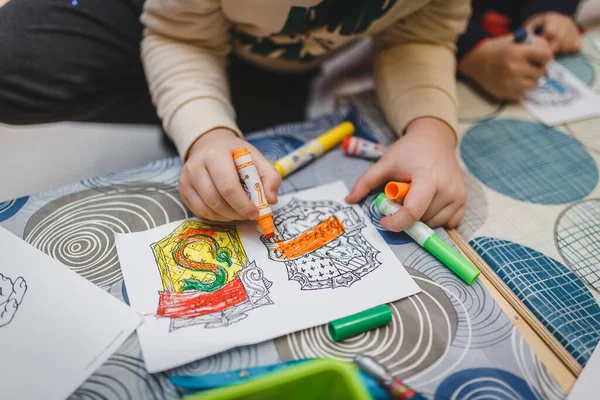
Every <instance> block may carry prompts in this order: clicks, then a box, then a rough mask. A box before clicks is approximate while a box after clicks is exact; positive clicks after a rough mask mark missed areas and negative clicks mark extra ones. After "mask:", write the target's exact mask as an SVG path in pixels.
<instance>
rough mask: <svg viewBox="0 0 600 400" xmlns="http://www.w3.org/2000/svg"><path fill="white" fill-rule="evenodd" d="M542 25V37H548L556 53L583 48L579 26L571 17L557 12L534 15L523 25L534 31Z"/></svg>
mask: <svg viewBox="0 0 600 400" xmlns="http://www.w3.org/2000/svg"><path fill="white" fill-rule="evenodd" d="M538 26H541V27H542V33H541V34H540V36H541V37H543V38H544V39H546V41H547V42H548V44H549V45H550V48H551V49H552V52H553V53H554V54H560V53H577V52H578V51H579V50H580V49H581V38H580V35H579V28H578V27H577V24H576V23H575V21H573V19H572V18H571V17H569V16H568V15H564V14H561V13H557V12H545V13H540V14H535V15H532V16H531V17H529V18H528V19H527V21H525V23H524V24H523V27H524V28H525V29H527V30H528V31H530V32H533V31H534V30H535V29H536V28H537V27H538Z"/></svg>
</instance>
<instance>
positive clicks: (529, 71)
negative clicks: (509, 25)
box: [458, 35, 552, 100]
mask: <svg viewBox="0 0 600 400" xmlns="http://www.w3.org/2000/svg"><path fill="white" fill-rule="evenodd" d="M550 60H552V50H551V49H550V47H549V45H548V43H547V42H546V40H545V39H542V38H538V37H533V45H530V44H527V43H515V42H514V37H513V36H512V35H506V36H502V37H498V38H493V39H488V40H486V41H484V42H483V43H481V44H479V45H478V46H477V47H475V48H474V49H473V50H471V52H470V53H468V54H467V55H466V56H464V57H463V59H462V60H461V61H460V63H459V64H458V70H459V72H460V73H462V74H463V75H465V76H467V77H468V78H470V79H472V80H474V81H475V82H476V83H477V84H479V86H481V87H482V88H483V89H484V90H485V91H487V92H488V93H489V94H491V95H492V96H494V97H496V98H498V99H503V100H519V99H520V98H521V97H522V96H523V95H524V94H525V92H527V91H529V90H533V89H535V88H537V86H538V80H539V79H540V78H541V77H543V76H544V75H545V74H546V64H548V62H549V61H550Z"/></svg>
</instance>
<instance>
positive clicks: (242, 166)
mask: <svg viewBox="0 0 600 400" xmlns="http://www.w3.org/2000/svg"><path fill="white" fill-rule="evenodd" d="M232 155H233V162H234V163H235V168H236V169H237V172H238V175H239V177H240V183H241V184H242V187H243V188H244V190H245V191H246V193H247V194H248V197H250V200H251V201H252V203H253V204H254V205H255V206H256V208H257V209H258V218H257V219H256V220H257V222H258V226H260V229H261V230H262V232H263V233H264V235H265V236H266V237H268V238H271V237H273V236H274V235H275V225H274V224H273V214H272V212H271V206H270V205H269V202H268V201H267V197H266V196H265V189H264V188H263V184H262V181H261V180H260V176H259V175H258V170H257V169H256V165H254V160H253V159H252V155H251V154H250V151H248V149H247V148H245V147H243V148H241V149H237V150H234V151H233V152H232Z"/></svg>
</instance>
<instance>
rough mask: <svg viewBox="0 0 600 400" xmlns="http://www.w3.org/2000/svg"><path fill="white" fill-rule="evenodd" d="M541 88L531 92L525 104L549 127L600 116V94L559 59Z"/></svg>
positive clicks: (553, 62)
mask: <svg viewBox="0 0 600 400" xmlns="http://www.w3.org/2000/svg"><path fill="white" fill-rule="evenodd" d="M547 71H548V72H547V75H546V77H544V78H542V79H541V80H540V82H539V86H538V88H537V89H535V90H532V91H530V92H528V93H527V94H526V95H525V98H524V99H523V106H524V107H525V109H527V111H529V112H530V113H531V114H532V115H533V116H534V117H535V118H536V119H538V120H539V121H540V122H542V123H543V124H545V125H548V126H554V125H560V124H563V123H566V122H573V121H577V120H581V119H587V118H591V117H596V116H599V115H600V97H599V96H598V95H597V94H596V93H594V92H593V91H592V89H590V88H589V87H587V86H586V85H585V84H584V83H583V82H581V81H580V80H579V79H577V77H575V76H574V75H573V74H572V73H571V72H569V71H568V70H567V69H566V68H564V67H563V66H562V65H560V64H559V63H557V62H556V61H552V62H551V63H549V64H548V67H547Z"/></svg>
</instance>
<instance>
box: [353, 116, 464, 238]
mask: <svg viewBox="0 0 600 400" xmlns="http://www.w3.org/2000/svg"><path fill="white" fill-rule="evenodd" d="M455 145H456V137H455V135H454V132H452V129H451V128H450V127H449V126H448V125H446V124H445V123H444V122H442V121H440V120H438V119H435V118H419V119H416V120H414V121H413V122H411V123H410V124H409V125H408V128H407V129H406V134H405V135H404V136H403V137H401V138H400V139H399V140H398V141H397V142H396V143H394V144H393V145H392V146H390V147H389V149H388V150H387V151H386V153H385V155H384V156H383V157H382V158H381V159H380V160H379V162H377V164H375V165H374V166H372V167H371V168H369V169H368V170H367V171H366V172H365V173H364V174H363V175H362V176H361V177H360V179H359V180H358V181H357V182H356V184H355V185H354V189H352V192H351V193H350V194H349V195H348V197H347V198H346V201H348V202H349V203H356V202H358V201H360V200H361V199H363V198H364V197H365V196H366V195H367V194H368V193H369V192H371V191H372V190H374V189H376V188H377V187H379V186H381V185H382V184H385V183H387V182H388V181H404V182H411V188H410V191H409V192H408V195H407V196H406V198H405V199H404V203H403V207H402V208H401V209H400V211H398V212H396V213H395V214H394V215H393V216H390V217H385V218H383V219H382V220H381V224H382V226H383V227H384V228H386V229H388V230H390V231H395V232H399V231H401V230H404V229H406V228H408V227H410V226H412V225H413V224H414V223H415V222H417V221H419V220H423V221H425V222H426V223H427V224H428V225H430V226H441V225H445V226H446V227H448V228H453V227H455V226H456V225H458V223H459V222H460V220H461V218H462V216H463V215H464V213H465V206H466V197H467V189H466V186H465V182H464V178H463V174H462V171H461V169H460V166H459V165H458V161H457V160H456V155H455V149H454V147H455Z"/></svg>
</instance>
